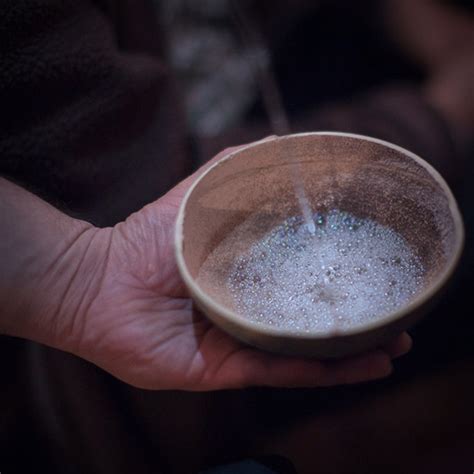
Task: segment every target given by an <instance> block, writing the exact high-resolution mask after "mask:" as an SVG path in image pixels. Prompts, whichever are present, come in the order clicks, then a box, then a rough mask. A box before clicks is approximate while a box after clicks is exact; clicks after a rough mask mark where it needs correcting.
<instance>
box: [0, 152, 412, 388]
mask: <svg viewBox="0 0 474 474" xmlns="http://www.w3.org/2000/svg"><path fill="white" fill-rule="evenodd" d="M228 151H229V150H226V151H225V152H224V153H226V152H228ZM221 156H222V154H221V155H218V156H217V157H215V158H214V160H211V162H210V163H212V162H213V161H215V160H217V159H219V158H220V157H221ZM210 163H208V164H207V165H206V166H209V164H210ZM203 169H204V168H202V169H201V170H199V171H198V172H197V173H195V174H194V175H192V176H191V177H189V178H188V179H186V180H185V181H183V182H181V183H180V184H179V185H178V186H176V187H175V188H174V189H172V190H171V191H170V192H169V193H167V194H166V195H165V196H163V197H162V198H161V199H159V200H157V201H156V202H154V203H151V204H149V205H148V206H146V207H145V208H143V209H142V210H140V211H139V212H137V213H135V214H133V215H131V216H130V217H129V218H128V219H127V220H126V221H125V222H122V223H120V224H118V225H116V226H115V227H113V228H105V229H99V228H96V227H93V226H92V225H90V224H88V223H86V222H83V221H79V220H76V219H73V218H71V217H68V216H66V215H65V214H62V213H61V212H59V211H58V210H57V209H55V208H53V207H51V206H50V205H48V204H47V203H45V202H44V201H42V200H41V199H39V198H38V197H36V196H34V195H32V194H30V193H29V192H27V191H25V190H24V189H22V188H20V187H18V186H16V185H14V184H12V183H10V182H8V181H6V180H4V179H0V221H1V225H0V257H1V260H2V262H3V263H2V271H1V272H0V308H1V310H0V332H2V333H4V334H7V335H11V336H17V337H22V338H26V339H30V340H33V341H37V342H40V343H43V344H46V345H49V346H51V347H55V348H58V349H60V350H63V351H67V352H70V353H73V354H75V355H77V356H79V357H82V358H84V359H86V360H88V361H90V362H92V363H94V364H96V365H97V366H99V367H101V368H103V369H104V370H106V371H108V372H109V373H111V374H113V375H114V376H116V377H117V378H119V379H121V380H123V381H125V382H127V383H129V384H132V385H134V386H137V387H140V388H146V389H153V390H158V389H183V390H193V391H204V390H218V389H227V388H239V387H246V386H255V385H266V386H281V387H314V386H328V385H336V384H346V383H355V382H361V381H366V380H372V379H377V378H381V377H385V376H387V375H389V374H390V372H391V370H392V364H391V359H393V358H394V357H398V356H400V355H402V354H404V353H406V352H408V350H409V349H410V346H411V339H410V337H409V336H408V335H407V334H406V333H405V334H402V335H400V336H399V337H398V338H397V339H396V340H394V341H392V342H391V343H390V344H389V345H387V346H386V347H384V348H380V349H376V350H374V351H372V352H370V353H367V354H362V355H359V356H357V357H353V358H349V359H344V360H339V361H333V362H321V361H318V360H310V359H302V358H288V357H280V356H276V355H272V354H268V353H265V352H263V351H259V350H256V349H253V348H250V347H248V346H245V345H243V344H241V343H239V342H238V341H236V340H234V339H233V338H231V337H230V336H228V335H226V334H225V333H224V332H222V331H221V330H220V329H218V328H217V327H215V326H214V325H213V324H211V323H210V322H209V321H208V320H207V319H206V318H205V317H204V316H203V315H202V314H200V313H199V312H197V311H196V310H195V309H194V308H193V305H192V302H191V300H190V298H189V297H188V295H187V292H186V289H185V287H184V285H183V282H182V281H181V278H180V276H179V273H178V270H177V266H176V262H175V259H174V248H173V233H174V222H175V219H176V215H177V211H178V208H179V205H180V203H181V201H182V199H183V196H184V194H185V192H186V190H187V189H188V188H189V186H190V185H191V184H192V182H193V181H194V180H195V179H196V177H197V176H198V175H199V174H200V173H201V172H202V171H203Z"/></svg>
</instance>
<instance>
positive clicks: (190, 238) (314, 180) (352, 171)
mask: <svg viewBox="0 0 474 474" xmlns="http://www.w3.org/2000/svg"><path fill="white" fill-rule="evenodd" d="M295 177H299V178H300V179H301V183H302V187H303V188H304V192H305V194H306V196H307V198H308V200H309V202H310V205H311V211H312V212H320V213H327V212H329V211H331V210H333V209H338V210H340V211H343V212H349V213H351V214H352V215H355V216H357V217H359V218H369V219H372V220H374V221H376V222H378V223H379V224H382V225H384V226H386V227H389V228H391V229H393V230H395V231H396V232H397V233H398V234H400V235H401V236H403V237H404V239H405V240H406V242H407V243H408V245H409V246H410V247H411V248H412V249H413V250H414V251H415V253H416V255H417V256H418V257H419V259H420V261H421V263H422V266H423V269H424V275H423V285H422V288H423V290H422V291H427V290H428V289H429V288H431V287H432V286H433V285H434V284H436V282H438V281H439V279H440V278H442V277H443V274H445V273H446V269H447V268H448V266H449V265H450V264H452V261H453V259H455V258H456V255H457V253H458V251H459V246H460V244H459V240H460V235H459V234H460V229H459V223H458V222H457V221H456V219H457V216H456V215H455V213H454V209H453V205H454V206H455V204H453V203H454V201H453V199H452V196H451V194H450V192H449V190H448V189H447V187H446V185H445V184H444V181H443V180H442V179H441V178H440V177H439V175H437V173H436V172H434V171H433V170H432V169H431V168H430V167H429V166H426V164H425V163H424V162H423V161H422V160H420V159H418V158H416V157H414V155H412V154H410V153H408V152H405V151H404V150H402V149H400V148H398V147H392V146H390V145H389V144H385V143H383V142H379V141H372V140H370V139H364V138H362V137H357V136H348V135H334V134H302V135H293V136H287V137H281V138H275V139H272V140H268V141H263V142H259V143H257V144H253V145H251V146H249V147H247V148H244V149H241V150H239V151H237V152H235V153H233V154H232V155H230V156H229V157H227V158H226V159H224V160H222V161H221V162H219V163H218V164H217V165H216V166H214V167H213V168H212V169H210V170H209V171H208V172H207V173H206V174H205V175H204V176H203V177H202V178H201V179H200V180H199V182H198V183H197V184H196V186H195V187H194V188H193V190H192V192H191V194H190V195H189V196H188V199H187V201H186V204H185V209H184V218H183V228H182V238H183V241H182V253H183V260H184V263H185V265H186V268H187V271H188V272H189V274H190V275H191V277H192V279H193V280H195V282H196V281H197V284H198V286H199V288H200V289H201V290H202V291H204V293H206V294H207V295H208V296H210V297H211V298H212V299H213V300H214V301H215V302H217V303H218V304H220V305H222V306H224V307H226V308H227V309H229V310H231V311H233V312H235V313H236V312H237V310H236V306H235V302H234V298H233V297H232V295H231V294H230V292H229V288H228V287H227V285H226V281H227V278H228V275H229V271H230V268H231V266H232V264H233V262H235V260H236V259H237V258H238V257H239V256H240V255H243V254H245V253H246V252H247V251H248V249H249V247H250V246H251V245H252V244H254V243H255V242H256V241H258V240H260V239H261V238H262V237H263V236H264V235H265V234H267V233H268V231H269V230H270V229H272V228H273V227H275V226H276V225H278V224H280V223H281V222H282V221H283V220H285V219H286V218H288V217H290V216H297V215H301V210H300V206H299V202H298V199H297V196H296V193H295ZM297 179H298V178H297ZM456 212H457V211H456ZM244 222H247V223H249V224H248V225H246V226H244V227H245V229H244V231H243V232H242V223H244ZM237 226H239V235H238V238H237V239H229V236H232V233H233V232H234V230H235V229H236V228H237ZM225 239H227V242H231V245H226V247H225V251H224V252H222V251H221V252H220V253H219V257H218V260H217V262H218V263H217V264H216V265H213V267H212V271H206V272H205V273H202V272H200V269H201V268H202V266H203V263H204V262H205V261H206V259H207V258H208V257H209V255H210V254H211V253H212V252H214V251H215V250H216V248H218V247H219V245H220V244H221V243H222V242H223V241H224V240H225Z"/></svg>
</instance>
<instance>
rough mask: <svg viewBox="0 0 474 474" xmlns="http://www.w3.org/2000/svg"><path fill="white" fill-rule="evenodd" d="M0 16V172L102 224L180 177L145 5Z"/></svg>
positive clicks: (170, 108) (29, 1)
mask: <svg viewBox="0 0 474 474" xmlns="http://www.w3.org/2000/svg"><path fill="white" fill-rule="evenodd" d="M0 8H1V16H0V62H1V68H0V104H1V109H0V172H1V173H2V175H4V176H6V177H9V178H10V179H13V180H15V181H17V182H19V183H20V184H22V185H24V186H25V187H27V188H30V189H32V190H33V191H35V192H36V193H39V194H40V195H42V196H43V197H45V198H46V199H48V200H51V201H53V202H54V203H56V204H58V205H59V206H60V207H62V208H65V209H68V210H69V212H72V213H75V214H76V215H79V216H81V217H84V218H87V219H89V220H93V221H94V222H96V223H98V224H102V225H108V224H111V223H114V222H116V221H118V220H120V219H123V218H124V217H126V216H127V215H128V214H130V212H132V211H134V210H136V209H138V208H140V207H141V206H142V205H143V204H145V203H146V202H149V201H150V200H153V199H155V198H156V197H158V196H160V195H161V194H163V192H164V191H166V190H167V189H168V188H170V187H171V186H172V185H173V184H175V183H176V181H177V180H178V179H179V178H180V177H182V176H183V174H185V173H186V172H189V170H190V169H189V167H187V166H186V165H187V162H186V161H185V160H184V151H185V150H184V148H183V146H184V145H183V144H184V141H183V133H184V126H183V123H182V122H181V114H180V106H179V101H178V100H177V95H176V91H175V84H174V82H173V80H172V77H171V75H170V73H169V71H168V69H167V68H166V66H165V62H164V58H163V44H162V40H161V38H160V35H159V28H158V25H157V22H156V18H155V14H154V9H153V5H152V4H151V3H150V2H147V1H146V0H141V1H135V2H127V1H115V2H113V1H100V2H99V1H97V2H92V1H87V0H63V1H62V0H50V1H41V0H5V1H3V2H2V3H1V5H0Z"/></svg>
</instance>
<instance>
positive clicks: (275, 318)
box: [198, 210, 424, 333]
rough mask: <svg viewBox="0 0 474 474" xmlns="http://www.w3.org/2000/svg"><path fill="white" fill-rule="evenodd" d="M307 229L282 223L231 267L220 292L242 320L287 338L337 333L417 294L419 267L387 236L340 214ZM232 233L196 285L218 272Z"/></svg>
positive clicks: (295, 222)
mask: <svg viewBox="0 0 474 474" xmlns="http://www.w3.org/2000/svg"><path fill="white" fill-rule="evenodd" d="M313 222H314V223H315V231H314V234H311V233H310V232H308V228H307V223H306V222H305V221H304V220H303V219H302V218H301V217H298V216H295V217H290V218H288V219H286V220H285V221H283V222H281V223H280V225H278V226H277V227H275V228H273V229H272V230H270V231H269V232H268V233H267V234H266V235H265V236H264V237H263V238H262V239H261V240H260V241H258V242H256V243H255V244H253V246H251V247H250V248H249V249H248V250H247V252H246V254H244V255H242V256H241V257H239V258H238V259H236V260H235V261H234V262H233V263H232V264H231V267H230V269H229V272H228V276H227V280H226V281H225V284H226V286H227V289H228V292H229V294H230V297H231V298H232V300H233V305H234V309H235V310H236V311H237V312H238V313H239V314H240V315H242V317H245V318H248V319H250V320H253V321H257V322H259V323H261V324H266V325H269V326H270V325H271V326H273V327H275V326H276V327H281V328H284V329H287V330H290V331H298V330H304V331H305V332H311V333H313V332H327V331H329V330H333V329H338V330H343V329H348V328H352V327H356V326H358V325H361V324H364V323H366V322H368V321H373V320H376V319H377V318H380V317H383V316H384V315H386V314H388V313H390V312H392V311H394V310H396V309H397V308H399V307H401V306H403V305H406V304H407V303H409V302H410V301H411V300H412V299H413V298H414V297H415V296H416V295H417V294H418V293H419V292H420V290H421V288H422V286H423V276H424V269H423V266H422V264H421V261H420V259H419V258H418V256H417V255H416V253H415V252H414V251H413V250H412V249H411V248H410V246H409V245H408V244H407V242H406V241H405V240H404V239H403V237H402V236H400V235H399V234H398V233H396V232H395V231H393V230H392V229H390V228H388V227H385V226H382V225H380V224H378V223H377V222H375V221H373V220H370V219H361V218H357V217H355V216H353V215H351V214H349V213H347V212H342V211H339V210H333V211H330V212H328V213H327V214H319V213H318V214H315V215H314V216H313ZM239 232H244V227H243V225H242V230H240V231H239V227H237V228H236V229H235V230H234V231H233V236H232V238H228V239H227V240H226V239H224V241H223V242H222V243H221V244H220V246H219V247H220V248H217V249H216V251H214V252H213V253H211V254H210V255H209V257H208V259H207V260H206V262H204V264H203V266H202V268H201V270H200V275H199V277H198V282H199V279H200V278H203V279H205V278H206V274H208V273H212V272H217V271H218V269H219V261H220V260H219V258H220V257H219V254H220V255H222V254H223V253H225V252H227V251H228V249H229V245H231V244H232V242H236V241H238V239H239ZM226 246H227V247H226Z"/></svg>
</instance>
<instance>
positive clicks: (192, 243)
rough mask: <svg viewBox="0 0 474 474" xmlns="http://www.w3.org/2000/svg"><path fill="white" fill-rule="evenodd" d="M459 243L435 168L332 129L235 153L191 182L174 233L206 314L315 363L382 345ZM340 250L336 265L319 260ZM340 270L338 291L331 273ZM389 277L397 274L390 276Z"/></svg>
mask: <svg viewBox="0 0 474 474" xmlns="http://www.w3.org/2000/svg"><path fill="white" fill-rule="evenodd" d="M308 216H309V217H308ZM318 226H321V228H319V227H318ZM349 229H350V230H349ZM350 232H353V234H350ZM288 239H289V240H288ZM311 239H313V240H311ZM331 239H332V240H331ZM347 239H349V240H347ZM350 239H356V240H357V245H354V246H355V247H357V249H356V250H352V247H353V246H352V245H351V242H352V240H350ZM374 239H375V240H374ZM376 239H379V240H376ZM380 239H382V240H380ZM356 240H354V242H356ZM313 241H314V242H316V243H314V244H313V243H311V245H310V244H308V242H313ZM288 242H290V244H288ZM302 242H303V244H302ZM341 242H342V243H341ZM380 242H382V243H380ZM463 242H464V228H463V223H462V218H461V215H460V212H459V209H458V206H457V204H456V201H455V199H454V197H453V194H452V192H451V191H450V189H449V187H448V185H447V184H446V182H445V181H444V179H443V178H442V177H441V175H440V174H439V173H438V172H437V171H436V170H435V169H434V168H433V167H432V166H430V165H429V164H428V163H427V162H425V161H424V160H422V159H421V158H419V157H418V156H416V155H415V154H413V153H411V152H410V151H408V150H405V149H403V148H401V147H399V146H396V145H393V144H391V143H388V142H384V141H382V140H378V139H375V138H371V137H365V136H359V135H353V134H347V133H337V132H314V133H303V134H295V135H287V136H281V137H271V138H269V139H265V140H262V141H259V142H255V143H252V144H250V145H246V146H244V147H242V148H239V149H238V150H236V151H232V152H229V153H228V154H227V155H226V156H224V157H223V158H222V159H220V160H219V161H218V162H216V163H215V164H214V165H213V166H211V167H210V168H209V169H207V170H206V171H205V172H204V173H203V174H202V175H201V176H199V178H198V179H197V180H196V181H195V182H194V184H193V185H192V186H191V188H190V189H189V190H188V192H187V194H186V196H185V197H184V200H183V202H182V204H181V207H180V210H179V213H178V218H177V222H176V232H175V244H176V259H177V263H178V268H179V271H180V273H181V276H182V278H183V281H184V283H185V285H186V286H187V288H188V290H189V292H190V294H191V296H192V298H193V300H194V302H195V304H196V305H197V307H198V308H199V309H200V310H201V311H202V312H203V313H204V314H205V315H207V317H208V318H209V319H210V320H211V321H213V322H214V323H215V324H216V325H217V326H219V327H220V328H221V329H223V330H224V331H226V332H227V333H228V334H230V335H232V336H234V337H235V338H237V339H239V340H241V341H243V342H244V343H247V344H249V345H252V346H255V347H258V348H260V349H263V350H267V351H272V352H276V353H280V354H286V355H298V356H307V357H318V358H321V359H327V358H339V357H345V356H349V355H353V354H357V353H360V352H363V351H367V350H369V349H372V348H375V347H378V346H381V345H383V344H384V343H386V342H388V341H389V340H391V339H392V338H394V337H395V336H396V335H398V334H399V333H401V332H402V331H404V330H406V329H408V328H410V327H411V326H412V325H414V324H415V323H416V322H417V321H418V320H419V319H420V318H421V317H422V316H423V315H425V314H426V313H427V312H428V310H429V309H430V308H431V307H432V306H433V304H434V303H435V302H436V300H437V298H438V297H439V295H440V294H441V293H442V290H443V289H444V288H445V287H446V284H447V282H448V281H449V279H450V278H451V277H452V275H453V273H454V270H455V268H456V266H457V264H458V262H459V259H460V256H461V253H462V247H463ZM397 246H398V247H397ZM288 249H289V250H288ZM343 250H345V251H346V254H345V255H346V256H345V257H340V258H341V259H342V260H341V262H342V263H341V265H339V264H338V265H333V264H331V265H332V266H331V265H329V266H325V264H326V265H327V263H328V261H327V259H328V258H336V257H335V255H336V254H337V255H339V254H341V252H342V253H343ZM348 250H349V257H347V251H348ZM288 252H289V253H288ZM298 252H299V253H298ZM308 252H309V253H308ZM318 252H319V253H318ZM324 252H325V253H324ZM350 252H353V253H350ZM354 252H355V253H354ZM391 252H392V253H391ZM397 252H398V253H397ZM268 253H269V254H271V258H270V257H268V255H267V254H268ZM397 255H400V257H399V256H397ZM337 258H339V257H337ZM272 259H273V260H272ZM325 259H326V260H325ZM331 261H332V260H331ZM249 262H250V263H249ZM321 262H323V263H325V264H323V263H321ZM361 262H362V263H361ZM364 262H365V263H366V265H365V264H364ZM352 264H354V269H356V270H357V273H353V272H355V271H356V270H354V271H353V270H350V271H349V270H347V268H349V267H350V268H352V267H351V265H352ZM356 264H357V265H359V267H357V266H356ZM262 265H263V266H262ZM315 265H316V267H317V271H316V273H317V277H314V278H315V280H314V281H313V280H312V279H311V278H313V277H310V276H309V275H313V273H314V272H315V270H314V268H315V267H314V266H315ZM364 265H365V266H364ZM397 265H398V266H399V267H400V268H398V269H397V268H396V267H397ZM263 267H265V269H264V270H262V268H263ZM270 267H271V268H272V269H273V270H271V271H270V270H269V268H270ZM362 267H364V268H365V272H363V271H362V270H361V268H362ZM328 268H329V269H328ZM337 268H339V270H338V269H337ZM341 268H342V270H341ZM368 268H370V271H368V270H367V269H368ZM384 268H385V269H384ZM257 270H258V271H257ZM310 270H311V271H310ZM359 270H360V273H359ZM259 271H262V272H263V273H259ZM338 271H339V277H338V278H339V280H338V282H339V281H343V282H344V285H346V286H341V288H343V289H349V291H347V292H345V293H338V292H340V291H342V290H340V289H339V287H337V288H336V287H333V286H331V285H332V283H330V282H331V281H332V280H331V277H334V278H336V277H335V276H334V275H336V276H337V275H338V273H337V272H338ZM269 272H270V273H269ZM308 272H309V273H308ZM344 272H345V273H344ZM351 272H352V273H351ZM390 272H391V273H390ZM393 272H395V273H393ZM397 272H398V273H397ZM316 273H315V274H316ZM386 274H387V275H389V274H390V275H392V276H393V275H396V276H395V277H394V279H393V280H390V281H388V280H387V281H388V283H387V282H386V281H385V275H386ZM341 275H342V276H341ZM358 275H361V276H358ZM300 278H303V280H302V282H303V283H304V284H303V283H302V282H300V281H299V279H300ZM324 282H326V283H327V285H326V283H324ZM392 284H393V285H394V286H396V287H397V288H396V291H395V292H392V290H390V289H388V290H387V288H389V286H390V285H392ZM341 285H342V283H341ZM351 285H352V286H351ZM354 285H355V286H354ZM384 285H385V286H384ZM387 285H388V286H387ZM288 288H290V290H289V289H288ZM328 288H329V289H328ZM334 288H336V289H334ZM267 290H268V291H267ZM285 291H286V293H285ZM288 291H290V292H294V293H295V296H294V297H293V294H290V293H288ZM344 291H345V290H344ZM311 292H312V293H311ZM381 292H382V293H381ZM308 295H310V296H311V301H312V302H313V303H314V305H313V306H311V304H309V303H308V298H309V296H308ZM334 295H336V296H334ZM394 295H395V296H394ZM295 298H296V299H297V301H298V303H293V300H294V299H295ZM363 298H365V299H363ZM297 304H298V305H299V306H297ZM292 305H293V306H292ZM364 305H365V306H364ZM377 305H378V306H377ZM341 308H342V309H343V310H344V311H345V312H344V311H342V313H341V311H340V309H341ZM347 308H353V310H352V309H351V311H349V312H347V311H346V310H347ZM369 309H370V311H372V312H371V313H370V312H369ZM338 311H339V312H338ZM357 311H358V312H357ZM364 311H365V313H364ZM303 314H304V318H303V316H302V315H303ZM272 318H273V319H272ZM295 321H296V322H295ZM290 323H291V324H290ZM318 325H319V326H318Z"/></svg>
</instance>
